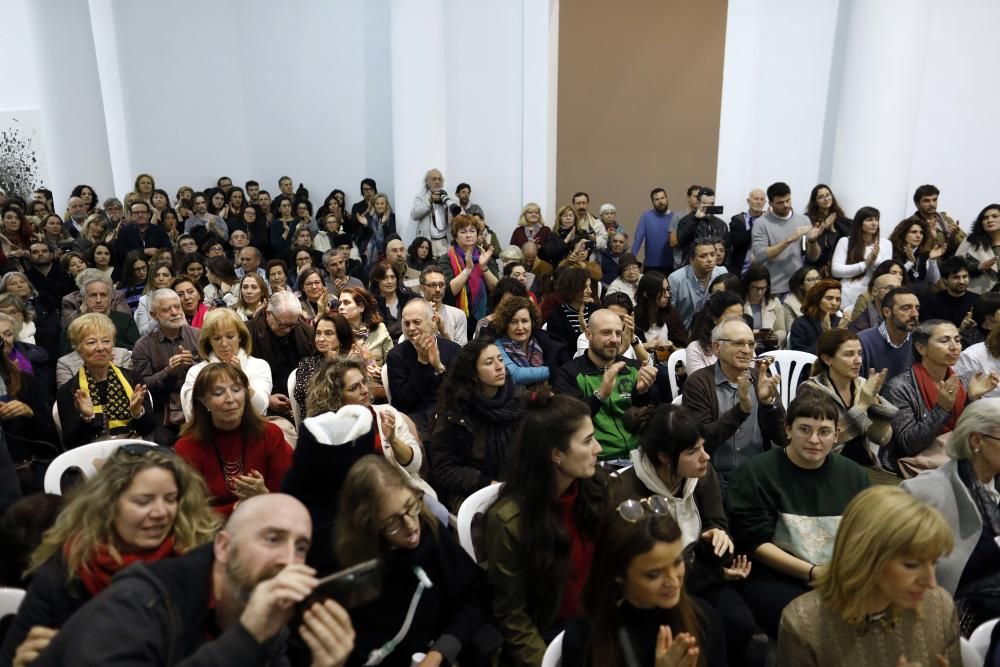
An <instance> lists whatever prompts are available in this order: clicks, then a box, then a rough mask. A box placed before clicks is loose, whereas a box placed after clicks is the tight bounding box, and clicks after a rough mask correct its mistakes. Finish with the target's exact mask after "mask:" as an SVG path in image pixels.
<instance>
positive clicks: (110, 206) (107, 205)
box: [102, 197, 125, 229]
mask: <svg viewBox="0 0 1000 667" xmlns="http://www.w3.org/2000/svg"><path fill="white" fill-rule="evenodd" d="M102 207H103V208H104V215H106V216H107V217H108V221H109V222H110V223H111V229H116V228H117V227H118V223H120V222H121V221H122V215H123V214H124V213H125V207H124V206H122V203H121V201H120V200H119V199H118V198H117V197H110V198H108V199H105V200H104V204H102Z"/></svg>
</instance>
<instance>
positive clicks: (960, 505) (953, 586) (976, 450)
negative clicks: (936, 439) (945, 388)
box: [902, 398, 1000, 664]
mask: <svg viewBox="0 0 1000 667" xmlns="http://www.w3.org/2000/svg"><path fill="white" fill-rule="evenodd" d="M946 450H947V452H948V456H949V459H950V460H949V461H948V462H947V463H945V464H944V465H942V466H941V467H940V468H938V469H937V470H932V471H930V472H926V473H924V474H922V475H918V476H916V477H914V478H913V479H909V480H906V481H904V482H903V484H902V488H903V489H904V490H906V491H908V492H909V493H911V494H913V495H914V496H916V497H917V498H919V499H920V500H923V501H925V502H927V503H930V504H931V505H933V506H934V507H935V508H937V509H938V510H939V511H940V512H941V514H943V515H944V520H945V523H946V524H947V525H948V526H950V527H951V531H952V535H953V537H954V540H955V549H954V551H952V552H951V553H950V554H948V555H943V556H942V558H940V559H939V560H937V566H936V573H937V580H938V581H939V582H940V583H941V587H942V588H944V589H945V590H946V591H947V592H948V593H950V594H951V595H952V596H954V598H955V603H956V605H957V606H958V615H959V619H960V621H961V629H962V633H963V634H965V635H968V634H969V632H971V631H972V630H973V629H974V628H976V627H977V626H978V625H980V624H981V623H983V622H984V621H986V620H988V619H991V618H996V617H997V616H1000V574H998V572H997V567H996V564H997V562H1000V547H998V546H997V538H1000V510H998V509H997V496H996V493H997V491H996V489H997V476H998V475H1000V399H997V398H984V399H983V400H981V401H977V402H975V403H973V404H972V405H970V406H969V407H968V408H966V409H965V411H964V412H963V413H962V416H961V417H960V418H959V420H958V423H957V424H956V426H955V430H954V431H953V432H952V434H951V439H950V440H949V441H948V444H947V446H946ZM953 664H955V663H953Z"/></svg>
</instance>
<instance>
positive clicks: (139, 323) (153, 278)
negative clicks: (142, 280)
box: [135, 262, 175, 336]
mask: <svg viewBox="0 0 1000 667" xmlns="http://www.w3.org/2000/svg"><path fill="white" fill-rule="evenodd" d="M148 274H149V275H148V277H147V279H146V287H145V289H144V291H143V293H142V296H140V297H139V302H138V303H137V304H136V308H135V325H136V327H137V328H138V329H139V335H140V336H145V335H146V334H148V333H149V332H150V331H152V330H153V329H155V328H156V318H155V317H153V314H152V312H151V305H152V304H151V303H150V295H151V294H152V293H153V292H154V291H156V290H160V289H170V286H171V285H172V284H173V282H174V277H175V276H174V267H173V266H171V265H170V264H169V263H167V262H153V263H152V264H150V266H149V271H148Z"/></svg>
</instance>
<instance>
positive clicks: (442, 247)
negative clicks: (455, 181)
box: [410, 169, 457, 257]
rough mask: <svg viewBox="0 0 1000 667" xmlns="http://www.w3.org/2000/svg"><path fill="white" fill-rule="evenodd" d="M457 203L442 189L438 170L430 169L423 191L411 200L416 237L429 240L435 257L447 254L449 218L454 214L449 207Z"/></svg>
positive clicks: (442, 184)
mask: <svg viewBox="0 0 1000 667" xmlns="http://www.w3.org/2000/svg"><path fill="white" fill-rule="evenodd" d="M452 205H455V206H457V203H456V202H455V201H454V200H453V199H452V198H451V195H449V194H448V191H447V190H445V189H444V176H443V175H441V172H440V170H438V169H431V170H430V171H428V172H427V174H425V175H424V189H423V191H422V192H421V193H420V194H418V195H417V196H416V198H415V199H414V200H413V210H412V211H410V218H411V219H412V220H413V222H414V223H416V225H417V231H416V236H425V237H427V238H429V239H430V240H431V249H432V251H433V253H434V256H435V257H441V256H443V255H447V254H448V247H449V246H450V245H451V241H452V235H451V229H450V227H451V224H450V223H451V218H452V217H454V215H455V214H454V213H452V211H451V206H452Z"/></svg>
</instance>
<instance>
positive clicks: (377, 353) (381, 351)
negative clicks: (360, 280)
mask: <svg viewBox="0 0 1000 667" xmlns="http://www.w3.org/2000/svg"><path fill="white" fill-rule="evenodd" d="M339 300H340V302H339V304H338V305H337V312H338V313H340V314H341V315H343V316H344V317H345V318H346V319H347V322H348V323H349V324H350V325H351V330H352V331H353V332H354V339H355V341H357V342H358V343H360V344H361V345H363V346H364V347H365V348H367V349H368V351H369V352H370V353H371V356H372V359H373V360H374V362H375V365H377V366H378V367H379V368H381V367H382V366H383V365H384V364H385V358H386V356H388V354H389V350H391V349H392V339H391V338H390V337H389V331H388V330H387V329H386V328H385V324H383V323H382V316H381V315H380V314H379V312H378V302H377V301H375V297H373V296H372V295H371V293H370V292H369V291H368V290H366V289H365V288H363V287H345V288H344V289H342V290H340V297H339Z"/></svg>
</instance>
